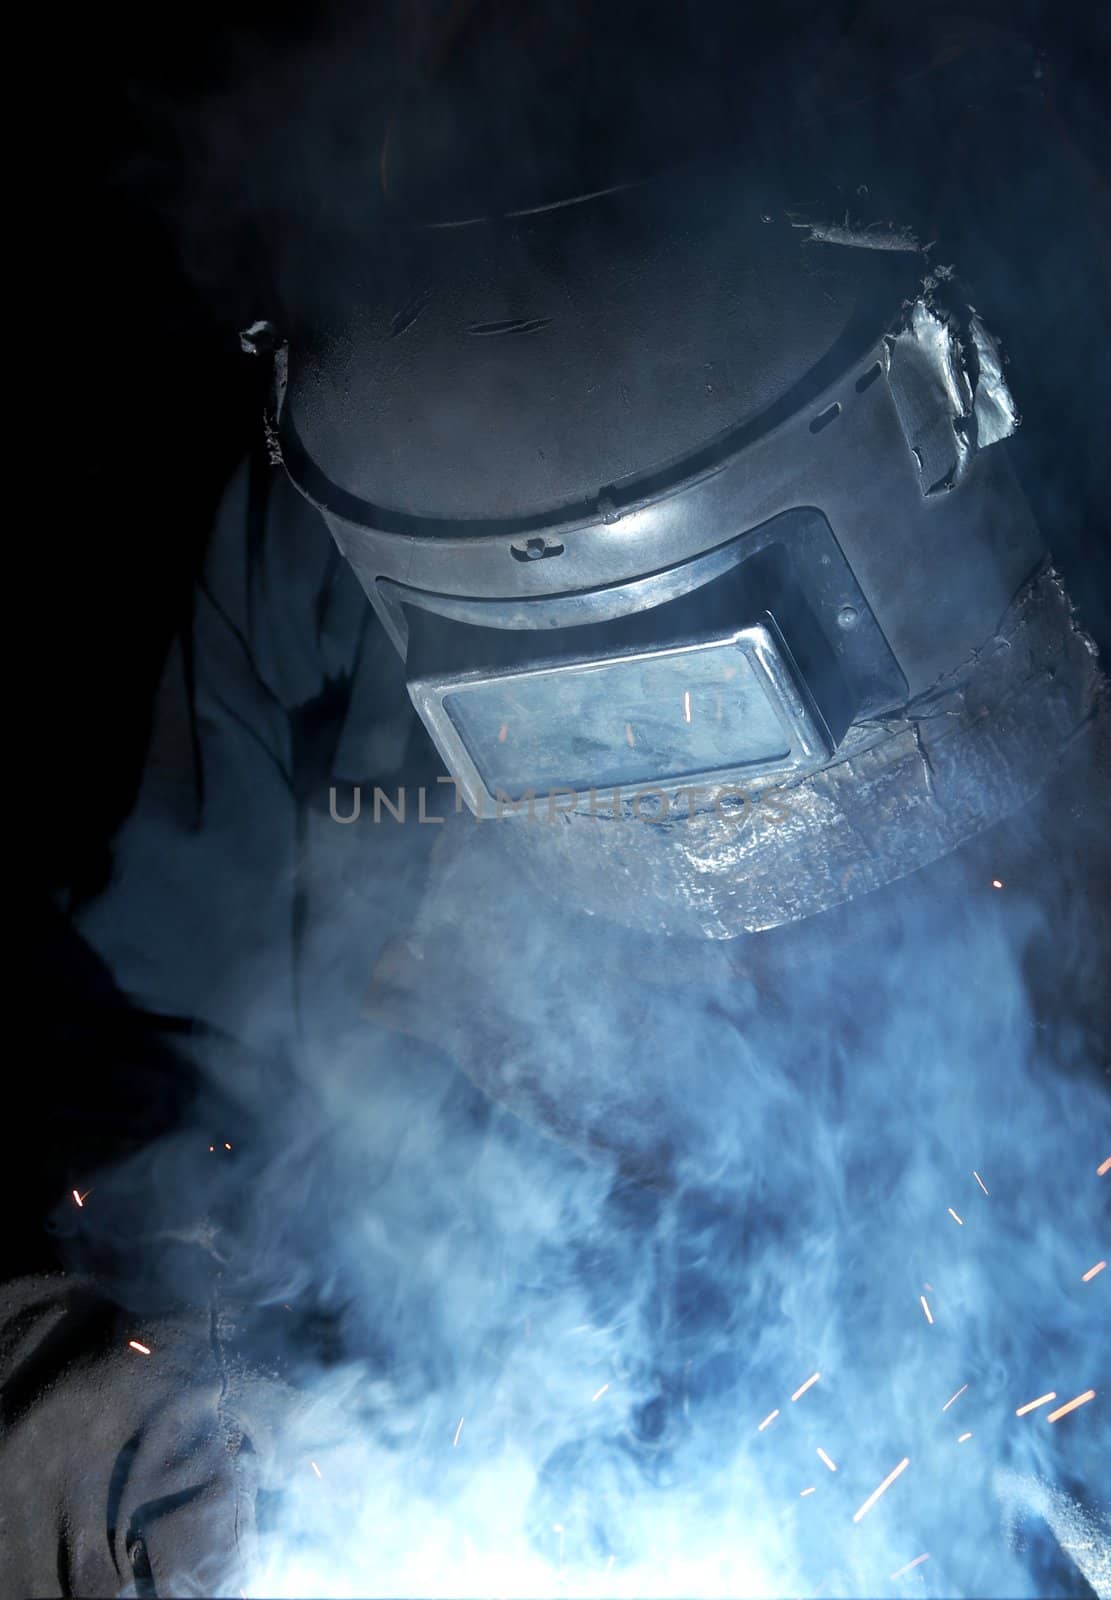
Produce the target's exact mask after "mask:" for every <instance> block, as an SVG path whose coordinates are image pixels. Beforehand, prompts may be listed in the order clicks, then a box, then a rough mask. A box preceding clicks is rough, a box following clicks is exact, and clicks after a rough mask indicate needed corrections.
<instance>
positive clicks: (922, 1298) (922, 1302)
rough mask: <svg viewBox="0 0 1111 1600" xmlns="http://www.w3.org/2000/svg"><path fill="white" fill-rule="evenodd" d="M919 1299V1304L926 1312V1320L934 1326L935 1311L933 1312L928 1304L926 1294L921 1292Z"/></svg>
mask: <svg viewBox="0 0 1111 1600" xmlns="http://www.w3.org/2000/svg"><path fill="white" fill-rule="evenodd" d="M918 1301H919V1304H920V1305H921V1307H922V1310H923V1311H924V1312H925V1313H926V1321H927V1322H928V1323H929V1324H930V1327H931V1328H932V1327H933V1325H934V1319H933V1313H932V1312H931V1310H930V1308H929V1306H928V1305H927V1304H926V1296H925V1295H924V1294H920V1295H919V1296H918Z"/></svg>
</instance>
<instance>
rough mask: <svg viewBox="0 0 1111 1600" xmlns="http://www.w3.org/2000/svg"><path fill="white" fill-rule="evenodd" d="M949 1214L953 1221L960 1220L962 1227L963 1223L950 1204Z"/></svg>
mask: <svg viewBox="0 0 1111 1600" xmlns="http://www.w3.org/2000/svg"><path fill="white" fill-rule="evenodd" d="M949 1215H950V1216H951V1217H952V1219H953V1221H954V1222H960V1225H961V1227H962V1228H963V1227H964V1223H963V1222H962V1221H961V1219H960V1217H958V1216H957V1213H956V1212H955V1211H954V1210H953V1208H952V1206H950V1207H949Z"/></svg>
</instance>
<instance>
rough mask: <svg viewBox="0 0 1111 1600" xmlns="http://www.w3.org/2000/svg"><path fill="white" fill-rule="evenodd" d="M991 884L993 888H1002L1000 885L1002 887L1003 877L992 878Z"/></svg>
mask: <svg viewBox="0 0 1111 1600" xmlns="http://www.w3.org/2000/svg"><path fill="white" fill-rule="evenodd" d="M991 886H992V888H993V889H1002V887H1003V879H1002V878H993V879H992V880H991Z"/></svg>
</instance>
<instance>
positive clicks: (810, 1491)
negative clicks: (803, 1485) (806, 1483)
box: [799, 1484, 814, 1500]
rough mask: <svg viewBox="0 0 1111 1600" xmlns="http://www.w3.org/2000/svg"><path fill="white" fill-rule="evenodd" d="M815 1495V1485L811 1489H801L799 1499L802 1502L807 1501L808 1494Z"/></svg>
mask: <svg viewBox="0 0 1111 1600" xmlns="http://www.w3.org/2000/svg"><path fill="white" fill-rule="evenodd" d="M813 1493H814V1485H813V1484H811V1485H810V1487H809V1489H800V1490H799V1499H800V1500H805V1499H806V1497H807V1495H808V1494H813Z"/></svg>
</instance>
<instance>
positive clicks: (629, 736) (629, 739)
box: [625, 722, 636, 750]
mask: <svg viewBox="0 0 1111 1600" xmlns="http://www.w3.org/2000/svg"><path fill="white" fill-rule="evenodd" d="M625 743H626V744H627V745H628V746H629V749H630V750H632V749H634V748H635V746H636V740H635V739H634V738H633V725H632V723H631V722H627V723H626V724H625Z"/></svg>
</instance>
